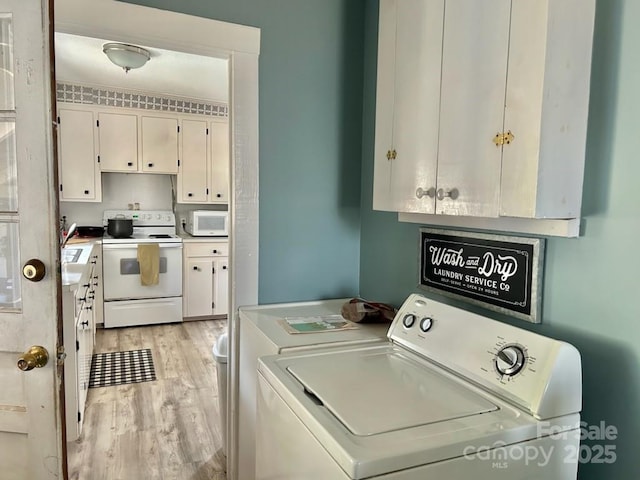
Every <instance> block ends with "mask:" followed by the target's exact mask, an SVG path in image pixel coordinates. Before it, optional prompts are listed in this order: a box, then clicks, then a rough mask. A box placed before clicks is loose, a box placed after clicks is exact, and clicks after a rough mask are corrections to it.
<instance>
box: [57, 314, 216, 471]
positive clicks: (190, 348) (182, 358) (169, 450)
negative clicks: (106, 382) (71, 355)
mask: <svg viewBox="0 0 640 480" xmlns="http://www.w3.org/2000/svg"><path fill="white" fill-rule="evenodd" d="M226 329H227V321H226V320H206V321H204V320H203V321H196V322H184V323H179V324H169V325H152V326H144V327H126V328H114V329H100V330H98V331H97V333H96V348H95V353H100V352H114V351H123V350H135V349H138V348H150V349H151V351H152V355H153V362H154V366H155V369H156V377H157V380H156V381H152V382H144V383H137V384H128V385H120V386H114V387H101V388H90V389H89V394H88V397H87V407H86V410H85V418H84V423H83V429H82V435H81V436H80V438H79V439H78V440H77V441H75V442H69V443H68V445H67V446H68V461H69V478H70V479H71V480H133V479H145V480H147V479H148V480H205V479H206V480H226V475H225V462H226V460H225V457H224V454H223V452H222V438H221V426H220V418H219V411H218V385H217V380H216V364H215V361H214V360H213V356H212V353H211V347H212V346H213V344H214V343H215V340H216V338H217V337H218V336H220V335H221V334H222V333H223V332H225V331H226Z"/></svg>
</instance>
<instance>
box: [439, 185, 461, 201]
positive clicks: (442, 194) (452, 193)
mask: <svg viewBox="0 0 640 480" xmlns="http://www.w3.org/2000/svg"><path fill="white" fill-rule="evenodd" d="M459 195H460V192H459V191H458V189H457V188H452V189H451V190H444V189H443V188H439V189H438V192H437V196H438V200H444V199H445V198H446V197H449V198H450V199H451V200H455V199H456V198H458V196H459Z"/></svg>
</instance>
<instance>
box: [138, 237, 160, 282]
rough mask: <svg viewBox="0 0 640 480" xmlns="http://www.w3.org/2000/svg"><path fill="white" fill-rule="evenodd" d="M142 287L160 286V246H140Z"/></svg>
mask: <svg viewBox="0 0 640 480" xmlns="http://www.w3.org/2000/svg"><path fill="white" fill-rule="evenodd" d="M138 263H139V264H140V285H145V286H150V285H158V282H159V281H160V245H159V244H157V243H142V244H139V245H138Z"/></svg>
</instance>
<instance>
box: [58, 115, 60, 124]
mask: <svg viewBox="0 0 640 480" xmlns="http://www.w3.org/2000/svg"><path fill="white" fill-rule="evenodd" d="M58 125H60V117H58Z"/></svg>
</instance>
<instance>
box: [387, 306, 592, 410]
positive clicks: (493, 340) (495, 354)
mask: <svg viewBox="0 0 640 480" xmlns="http://www.w3.org/2000/svg"><path fill="white" fill-rule="evenodd" d="M387 336H388V337H389V339H390V340H391V341H392V342H394V343H396V344H398V345H401V346H402V347H404V348H406V349H409V350H411V351H413V352H415V353H416V354H418V355H420V356H422V357H425V358H427V359H429V360H432V361H434V362H436V363H437V364H440V365H442V366H444V367H446V368H447V369H448V370H450V371H453V372H456V373H458V374H460V375H462V376H464V377H466V378H468V379H470V380H472V381H473V382H474V383H479V384H481V385H484V386H485V387H487V388H489V389H491V390H492V391H493V392H495V393H496V394H499V395H501V396H503V397H505V398H507V399H509V400H510V401H511V402H515V403H517V404H519V405H521V406H522V407H523V408H526V409H527V410H530V411H532V412H538V413H540V410H536V409H543V408H552V409H554V408H555V409H556V410H560V411H554V412H553V414H566V413H567V412H566V411H563V410H567V409H568V410H571V409H573V410H572V411H571V412H568V413H574V412H577V411H580V405H581V397H582V384H581V364H580V354H579V353H578V351H577V350H576V349H575V348H574V347H573V346H572V345H570V344H568V343H565V342H561V341H558V340H555V339H552V338H548V337H544V336H542V335H538V334H536V333H533V332H530V331H527V330H524V329H520V328H517V327H514V326H511V325H508V324H506V323H503V322H499V321H496V320H493V319H490V318H488V317H484V316H481V315H477V314H474V313H471V312H468V311H466V310H462V309H460V308H456V307H453V306H451V305H447V304H444V303H440V302H437V301H435V300H431V299H427V298H425V297H423V296H421V295H418V294H412V295H410V296H409V298H407V300H406V301H405V302H404V304H403V305H402V307H401V308H400V309H399V310H398V313H397V314H396V317H395V319H394V321H393V323H392V325H391V327H390V328H389V331H388V333H387ZM541 358H544V362H539V361H538V359H541ZM555 378H562V381H559V382H557V385H555V384H554V385H553V388H550V385H551V384H553V383H554V381H555V380H554V379H555ZM554 389H566V390H567V391H565V392H562V394H561V395H558V392H557V391H554ZM559 397H560V398H567V399H568V400H567V401H566V402H565V401H564V400H563V402H560V403H562V404H563V405H560V404H558V401H557V399H558V398H559ZM545 398H546V401H548V403H549V404H550V405H551V407H550V406H548V405H546V404H545ZM550 399H553V400H550ZM567 405H571V406H567Z"/></svg>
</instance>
